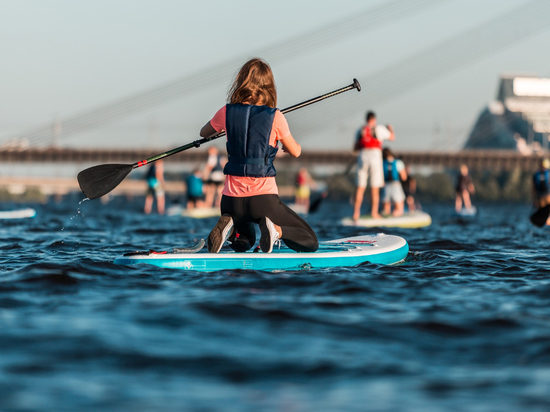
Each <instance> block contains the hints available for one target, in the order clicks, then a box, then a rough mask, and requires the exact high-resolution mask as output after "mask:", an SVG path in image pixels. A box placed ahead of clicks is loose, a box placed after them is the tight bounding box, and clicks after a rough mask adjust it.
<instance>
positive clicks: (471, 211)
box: [453, 206, 477, 218]
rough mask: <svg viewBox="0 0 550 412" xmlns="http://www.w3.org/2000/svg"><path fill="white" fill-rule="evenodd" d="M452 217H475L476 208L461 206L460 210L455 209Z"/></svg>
mask: <svg viewBox="0 0 550 412" xmlns="http://www.w3.org/2000/svg"><path fill="white" fill-rule="evenodd" d="M453 216H454V217H466V218H468V217H476V216H477V208H476V207H475V206H472V207H470V208H468V209H466V208H463V209H461V210H460V212H457V211H455V212H454V213H453Z"/></svg>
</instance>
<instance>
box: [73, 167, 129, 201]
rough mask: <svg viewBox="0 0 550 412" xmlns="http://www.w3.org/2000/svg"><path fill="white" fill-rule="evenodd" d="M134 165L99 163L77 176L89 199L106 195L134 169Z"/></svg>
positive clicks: (81, 188)
mask: <svg viewBox="0 0 550 412" xmlns="http://www.w3.org/2000/svg"><path fill="white" fill-rule="evenodd" d="M133 168H134V167H133V165H99V166H94V167H90V168H89V169H86V170H83V171H82V172H80V173H79V174H78V176H77V179H78V184H79V185H80V190H82V193H84V196H86V197H87V198H88V199H97V198H98V197H101V196H103V195H106V194H107V193H109V192H110V191H111V190H113V189H114V188H115V187H117V186H118V185H119V184H120V182H122V181H123V180H124V178H125V177H126V176H128V174H129V173H130V172H131V171H132V169H133Z"/></svg>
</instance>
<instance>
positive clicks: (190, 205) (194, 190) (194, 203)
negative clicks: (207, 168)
mask: <svg viewBox="0 0 550 412" xmlns="http://www.w3.org/2000/svg"><path fill="white" fill-rule="evenodd" d="M185 183H186V184H187V209H188V210H192V209H199V208H202V207H204V193H203V184H202V179H201V171H200V169H198V168H197V169H195V170H194V171H193V173H191V174H190V175H189V176H188V177H187V179H186V180H185Z"/></svg>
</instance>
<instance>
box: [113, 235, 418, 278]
mask: <svg viewBox="0 0 550 412" xmlns="http://www.w3.org/2000/svg"><path fill="white" fill-rule="evenodd" d="M203 245H204V243H203ZM408 252H409V245H408V243H407V241H406V240H405V239H403V238H402V237H399V236H391V235H385V234H383V233H381V234H378V235H373V236H356V237H349V238H344V239H337V240H331V241H328V242H321V243H320V245H319V250H318V251H317V252H314V253H297V252H295V251H293V250H291V249H289V248H287V247H286V246H284V245H282V246H280V247H278V246H275V247H274V248H273V253H261V252H258V253H253V252H252V251H250V252H246V253H235V252H233V251H232V250H230V249H222V251H221V252H220V253H207V252H206V249H203V250H202V251H200V252H198V253H173V252H170V253H169V252H154V251H149V252H134V253H127V254H126V255H124V256H120V257H118V258H116V260H115V263H116V264H119V265H141V264H148V265H154V266H158V267H161V268H170V269H183V270H194V271H201V272H212V271H218V270H235V269H251V270H268V271H274V270H296V269H315V268H334V267H343V266H356V265H359V264H361V263H365V262H370V263H376V264H384V265H391V264H395V263H399V262H401V261H402V260H404V259H405V258H406V257H407V254H408Z"/></svg>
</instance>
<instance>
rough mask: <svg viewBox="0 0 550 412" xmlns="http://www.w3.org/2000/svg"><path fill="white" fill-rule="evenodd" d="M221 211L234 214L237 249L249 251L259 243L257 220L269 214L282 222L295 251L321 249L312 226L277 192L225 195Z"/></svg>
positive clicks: (279, 224)
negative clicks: (285, 202) (257, 194)
mask: <svg viewBox="0 0 550 412" xmlns="http://www.w3.org/2000/svg"><path fill="white" fill-rule="evenodd" d="M221 212H222V215H225V214H228V215H230V216H231V217H232V218H233V223H234V225H235V229H236V233H237V234H238V236H237V237H236V238H235V237H232V238H231V239H230V240H231V242H232V243H231V248H232V249H233V250H235V251H236V252H246V251H247V250H250V249H251V248H252V247H253V246H254V244H255V243H256V230H255V226H254V224H255V223H256V224H257V223H259V222H260V220H261V219H262V218H263V217H268V218H269V219H270V220H271V221H272V222H273V223H275V224H276V225H278V226H280V227H281V229H282V232H283V236H282V240H283V242H285V244H286V245H287V246H288V247H289V248H290V249H292V250H295V251H296V252H315V251H316V250H317V249H319V241H318V240H317V236H316V235H315V232H314V231H313V229H312V228H311V227H310V226H309V225H308V224H307V223H306V221H305V220H304V219H302V218H301V217H300V216H298V215H297V214H296V213H295V212H294V211H293V210H292V209H290V208H289V207H288V206H287V205H285V204H284V203H283V202H281V199H279V196H277V195H259V196H249V197H232V196H226V195H223V196H222V204H221Z"/></svg>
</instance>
